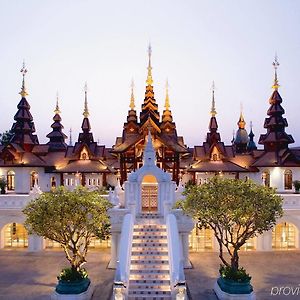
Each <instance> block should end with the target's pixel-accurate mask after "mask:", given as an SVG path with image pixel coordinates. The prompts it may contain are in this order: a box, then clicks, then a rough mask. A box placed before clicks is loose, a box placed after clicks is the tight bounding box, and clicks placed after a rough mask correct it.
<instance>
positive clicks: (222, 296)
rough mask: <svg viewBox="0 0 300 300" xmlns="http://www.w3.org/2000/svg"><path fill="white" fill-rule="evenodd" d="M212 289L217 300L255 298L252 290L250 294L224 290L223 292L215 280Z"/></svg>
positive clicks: (253, 299)
mask: <svg viewBox="0 0 300 300" xmlns="http://www.w3.org/2000/svg"><path fill="white" fill-rule="evenodd" d="M214 291H215V293H216V295H217V298H218V299H219V300H255V299H256V297H255V293H254V292H252V293H251V294H228V293H226V292H223V291H222V290H221V288H220V287H219V284H218V282H217V281H216V283H215V285H214Z"/></svg>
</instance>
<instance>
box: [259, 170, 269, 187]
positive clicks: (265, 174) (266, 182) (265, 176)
mask: <svg viewBox="0 0 300 300" xmlns="http://www.w3.org/2000/svg"><path fill="white" fill-rule="evenodd" d="M261 178H262V181H263V185H264V186H267V187H270V171H269V170H265V171H264V172H263V173H262V176H261Z"/></svg>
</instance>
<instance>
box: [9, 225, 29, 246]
mask: <svg viewBox="0 0 300 300" xmlns="http://www.w3.org/2000/svg"><path fill="white" fill-rule="evenodd" d="M3 233H4V247H5V248H26V247H28V233H27V230H26V229H25V227H24V226H23V225H22V224H18V223H10V224H7V225H6V226H5V227H4V229H3Z"/></svg>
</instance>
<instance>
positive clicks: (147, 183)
mask: <svg viewBox="0 0 300 300" xmlns="http://www.w3.org/2000/svg"><path fill="white" fill-rule="evenodd" d="M157 210H158V183H157V180H156V178H155V176H153V175H145V176H144V178H143V181H142V212H157Z"/></svg>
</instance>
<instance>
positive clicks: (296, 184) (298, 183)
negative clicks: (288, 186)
mask: <svg viewBox="0 0 300 300" xmlns="http://www.w3.org/2000/svg"><path fill="white" fill-rule="evenodd" d="M293 184H294V187H295V191H297V192H299V191H300V180H295V181H293Z"/></svg>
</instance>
